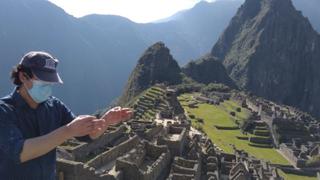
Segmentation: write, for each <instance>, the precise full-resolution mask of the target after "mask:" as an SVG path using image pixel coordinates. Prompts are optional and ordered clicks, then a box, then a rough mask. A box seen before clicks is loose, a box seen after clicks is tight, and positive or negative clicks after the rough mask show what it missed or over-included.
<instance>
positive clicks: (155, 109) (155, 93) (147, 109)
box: [127, 86, 183, 120]
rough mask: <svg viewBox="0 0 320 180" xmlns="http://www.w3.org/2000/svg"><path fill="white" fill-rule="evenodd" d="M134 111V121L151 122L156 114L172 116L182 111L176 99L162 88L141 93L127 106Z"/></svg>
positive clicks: (156, 87) (158, 87)
mask: <svg viewBox="0 0 320 180" xmlns="http://www.w3.org/2000/svg"><path fill="white" fill-rule="evenodd" d="M127 106H129V107H131V108H133V109H134V111H135V115H134V116H135V117H134V118H135V119H137V120H139V119H143V120H151V119H155V117H156V114H157V113H160V112H161V114H162V115H166V116H173V115H174V114H175V113H176V112H177V111H180V112H181V110H183V109H182V108H181V107H180V104H179V103H178V101H177V99H176V98H175V97H172V96H171V94H170V90H168V89H166V88H164V87H162V86H152V87H151V88H149V89H147V90H145V91H144V92H142V93H141V94H140V95H139V96H137V97H135V98H134V99H133V100H132V101H131V102H129V103H128V104H127Z"/></svg>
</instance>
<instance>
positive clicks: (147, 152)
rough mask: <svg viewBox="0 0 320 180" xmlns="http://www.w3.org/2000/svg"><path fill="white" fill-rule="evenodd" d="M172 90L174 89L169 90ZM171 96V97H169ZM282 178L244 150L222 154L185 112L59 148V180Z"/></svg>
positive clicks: (137, 122) (122, 126)
mask: <svg viewBox="0 0 320 180" xmlns="http://www.w3.org/2000/svg"><path fill="white" fill-rule="evenodd" d="M170 93H174V91H172V92H171V91H170ZM172 97H175V96H172ZM249 177H250V178H251V179H282V178H281V177H280V176H279V175H278V174H277V169H276V167H273V166H272V165H270V164H269V163H265V162H263V161H260V160H258V159H256V158H254V157H251V156H249V155H248V154H246V153H245V152H243V151H238V150H235V153H234V154H227V153H224V152H222V151H221V150H220V149H219V148H218V147H216V146H215V144H214V143H213V142H212V141H211V140H210V139H209V138H208V137H207V136H206V135H205V134H203V133H201V132H199V131H197V130H195V129H193V128H191V122H189V121H188V120H187V119H186V117H185V116H184V115H183V114H180V115H179V116H176V117H175V118H172V119H161V118H160V119H154V120H136V119H132V120H130V121H128V122H126V123H124V124H118V125H114V126H111V127H109V128H108V130H107V131H106V133H104V134H103V135H102V136H101V137H99V138H98V139H97V140H95V141H92V142H89V143H87V142H80V141H78V140H69V141H67V142H65V143H63V144H62V145H61V146H60V147H59V148H58V156H57V180H127V179H128V180H129V179H130V180H165V179H167V180H180V179H181V180H185V179H186V180H203V179H206V180H207V179H210V180H227V179H232V180H242V179H247V178H249Z"/></svg>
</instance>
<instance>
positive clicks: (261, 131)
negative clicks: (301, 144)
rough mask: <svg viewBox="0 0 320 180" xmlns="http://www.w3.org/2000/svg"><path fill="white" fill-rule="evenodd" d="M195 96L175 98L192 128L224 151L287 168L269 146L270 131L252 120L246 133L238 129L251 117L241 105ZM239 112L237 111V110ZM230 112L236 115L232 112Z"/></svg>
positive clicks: (291, 177)
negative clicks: (205, 99)
mask: <svg viewBox="0 0 320 180" xmlns="http://www.w3.org/2000/svg"><path fill="white" fill-rule="evenodd" d="M197 95H198V94H197V93H187V94H182V95H180V96H179V97H178V99H179V101H180V103H181V105H182V106H183V108H184V109H185V111H186V115H187V116H188V117H189V118H190V119H191V121H192V126H193V127H194V128H196V129H198V130H200V131H203V132H204V133H206V134H207V135H208V137H209V138H210V139H211V140H212V141H213V142H215V144H216V145H217V146H218V147H219V148H220V149H221V150H222V151H224V152H227V153H232V152H233V151H234V149H233V147H235V148H237V149H242V150H245V151H246V152H248V153H249V154H250V155H253V156H255V157H257V158H259V159H263V160H266V161H268V162H271V163H272V164H279V165H285V166H286V165H290V163H289V162H288V161H287V160H286V159H285V158H284V157H283V156H282V155H281V154H280V153H278V152H277V150H276V149H275V148H273V147H272V141H271V138H270V131H269V129H268V127H267V125H266V124H265V123H264V122H262V121H255V122H254V123H253V126H252V127H250V128H249V129H250V130H248V131H246V132H243V131H242V130H241V129H240V128H239V127H238V126H241V124H242V123H243V122H245V121H246V120H247V119H249V118H250V112H249V111H248V110H247V109H246V108H243V107H241V105H240V103H238V102H237V101H235V100H233V99H230V100H225V101H224V102H221V103H220V104H208V103H203V102H197V101H196V100H195V99H194V98H193V97H195V96H197ZM239 108H240V109H241V111H240V112H239V111H237V109H238V110H239ZM231 112H235V114H234V113H231ZM280 173H281V175H282V176H283V177H284V178H285V179H286V180H315V179H316V178H315V177H308V176H301V175H295V174H289V173H284V172H282V171H280Z"/></svg>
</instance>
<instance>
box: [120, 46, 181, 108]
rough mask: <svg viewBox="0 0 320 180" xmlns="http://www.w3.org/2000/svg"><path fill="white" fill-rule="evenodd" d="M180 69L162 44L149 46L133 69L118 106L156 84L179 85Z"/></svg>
mask: <svg viewBox="0 0 320 180" xmlns="http://www.w3.org/2000/svg"><path fill="white" fill-rule="evenodd" d="M180 73H181V69H180V67H179V65H178V63H177V61H176V60H175V59H174V58H173V57H172V55H171V54H170V50H169V49H168V48H167V47H166V46H165V44H164V43H163V42H157V43H155V44H153V45H152V46H150V47H149V48H148V49H147V50H146V51H145V52H144V53H143V55H142V56H141V57H140V59H139V60H138V63H137V65H136V67H135V68H134V70H133V72H132V73H131V76H130V77H129V80H128V82H127V85H126V87H125V90H124V92H123V95H122V96H121V98H120V100H119V104H125V103H128V102H129V101H131V100H132V99H133V98H134V97H136V96H137V95H139V94H140V93H141V92H142V91H144V90H146V89H148V88H150V87H151V86H153V85H155V84H157V83H164V84H168V85H172V84H179V83H181V81H182V80H181V75H180Z"/></svg>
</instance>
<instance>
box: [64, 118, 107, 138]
mask: <svg viewBox="0 0 320 180" xmlns="http://www.w3.org/2000/svg"><path fill="white" fill-rule="evenodd" d="M105 126H106V123H105V120H104V119H96V117H94V116H89V115H81V116H78V117H77V118H76V119H74V120H73V121H71V122H70V123H69V124H67V125H66V127H67V128H68V134H69V136H70V138H71V137H81V136H85V135H88V134H93V133H96V132H98V131H100V130H102V129H104V128H105Z"/></svg>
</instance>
